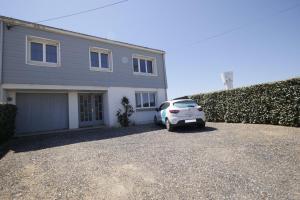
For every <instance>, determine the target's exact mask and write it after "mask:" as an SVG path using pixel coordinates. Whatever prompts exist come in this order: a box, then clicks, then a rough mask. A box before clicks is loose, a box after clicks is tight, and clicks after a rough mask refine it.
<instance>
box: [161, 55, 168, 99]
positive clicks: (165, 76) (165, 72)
mask: <svg viewBox="0 0 300 200" xmlns="http://www.w3.org/2000/svg"><path fill="white" fill-rule="evenodd" d="M165 54H166V53H165V52H164V53H163V54H162V57H163V66H164V81H165V96H166V100H168V94H167V89H168V82H167V69H166V60H165Z"/></svg>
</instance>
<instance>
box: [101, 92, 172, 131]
mask: <svg viewBox="0 0 300 200" xmlns="http://www.w3.org/2000/svg"><path fill="white" fill-rule="evenodd" d="M136 91H151V92H152V91H153V92H156V93H157V101H156V107H158V106H159V105H160V104H161V103H162V102H164V101H166V100H167V99H166V98H167V97H166V90H165V89H157V88H127V87H111V88H109V89H108V92H107V101H108V104H104V106H105V105H107V106H108V113H109V116H108V118H109V119H108V121H109V123H108V125H109V126H119V124H118V120H117V117H116V113H117V111H118V109H120V108H122V105H121V99H122V97H123V96H126V97H127V98H128V99H129V101H130V104H131V105H132V106H133V108H134V110H136V105H135V92H136ZM154 113H155V111H154V110H153V109H151V110H150V111H147V110H144V111H136V112H135V113H134V114H133V116H132V117H131V121H133V122H134V123H135V124H145V123H151V122H153V117H154Z"/></svg>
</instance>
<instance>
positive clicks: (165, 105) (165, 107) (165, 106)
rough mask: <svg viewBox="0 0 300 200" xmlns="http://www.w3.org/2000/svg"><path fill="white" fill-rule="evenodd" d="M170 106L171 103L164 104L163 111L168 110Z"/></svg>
mask: <svg viewBox="0 0 300 200" xmlns="http://www.w3.org/2000/svg"><path fill="white" fill-rule="evenodd" d="M169 106H170V103H164V105H163V106H162V108H161V109H162V110H164V109H167V108H168V107H169Z"/></svg>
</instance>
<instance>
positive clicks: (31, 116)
mask: <svg viewBox="0 0 300 200" xmlns="http://www.w3.org/2000/svg"><path fill="white" fill-rule="evenodd" d="M16 104H17V108H18V112H17V117H16V133H17V134H20V133H22V134H24V133H31V132H39V131H50V130H59V129H67V128H68V125H69V119H68V95H67V94H64V93H17V94H16Z"/></svg>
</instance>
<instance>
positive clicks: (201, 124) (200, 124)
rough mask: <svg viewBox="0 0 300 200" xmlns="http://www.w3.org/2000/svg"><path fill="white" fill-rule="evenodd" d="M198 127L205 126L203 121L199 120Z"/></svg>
mask: <svg viewBox="0 0 300 200" xmlns="http://www.w3.org/2000/svg"><path fill="white" fill-rule="evenodd" d="M197 126H198V127H199V128H205V122H200V123H198V124H197Z"/></svg>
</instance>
